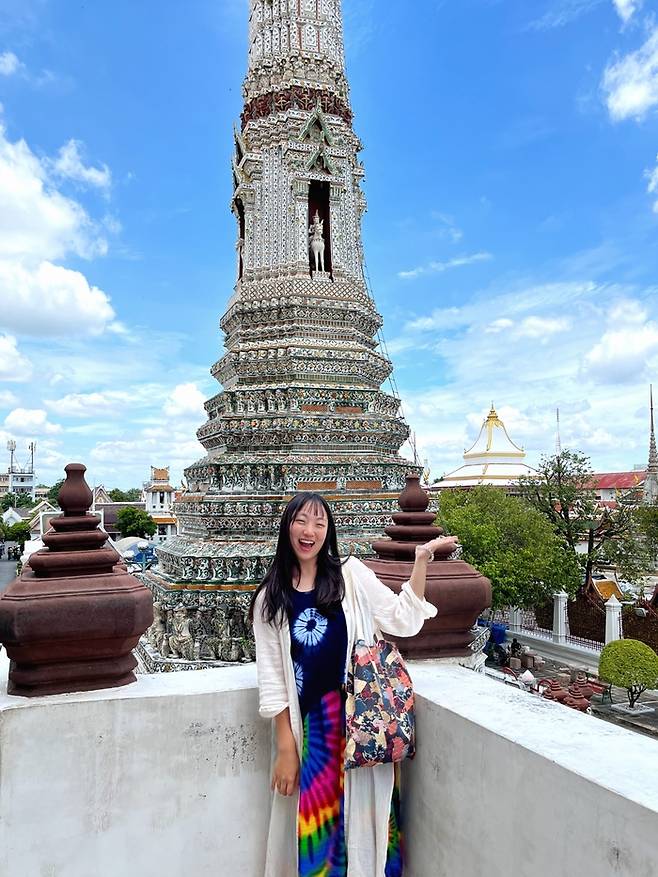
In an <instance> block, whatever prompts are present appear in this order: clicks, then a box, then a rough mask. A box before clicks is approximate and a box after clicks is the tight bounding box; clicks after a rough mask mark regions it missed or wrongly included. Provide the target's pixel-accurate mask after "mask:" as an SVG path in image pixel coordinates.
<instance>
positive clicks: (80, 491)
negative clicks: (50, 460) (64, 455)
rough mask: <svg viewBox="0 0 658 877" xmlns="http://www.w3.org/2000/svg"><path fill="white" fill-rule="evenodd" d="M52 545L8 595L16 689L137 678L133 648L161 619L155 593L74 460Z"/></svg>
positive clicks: (3, 602) (40, 690)
mask: <svg viewBox="0 0 658 877" xmlns="http://www.w3.org/2000/svg"><path fill="white" fill-rule="evenodd" d="M64 471H65V472H66V476H67V477H66V481H65V482H64V484H63V486H62V489H61V490H60V493H59V505H60V507H61V509H62V511H63V512H64V514H62V515H60V516H59V517H55V518H52V520H51V522H50V524H51V527H52V530H50V531H49V532H48V533H46V534H45V535H44V537H43V541H44V543H45V545H46V547H45V548H44V549H42V550H41V551H37V552H35V553H34V554H32V555H31V557H30V559H29V560H28V562H27V565H26V566H25V568H24V569H23V571H22V573H21V575H20V576H19V578H17V579H15V581H13V582H12V583H11V584H10V585H9V586H8V587H7V589H6V590H5V592H4V593H3V594H2V596H1V597H0V642H1V643H2V644H3V645H4V646H5V648H6V650H7V654H8V655H9V658H10V659H11V664H10V668H9V683H8V686H7V692H8V693H9V694H15V695H24V696H28V697H32V696H35V695H42V694H61V693H64V692H71V691H87V690H90V689H99V688H113V687H116V686H119V685H125V684H127V683H129V682H133V681H134V680H135V675H134V670H135V667H136V666H137V661H136V660H135V657H134V656H133V653H132V650H133V648H134V647H135V646H136V645H137V641H138V640H139V637H140V636H141V635H142V634H143V633H144V632H145V631H146V630H147V628H148V627H149V626H150V625H151V623H152V622H153V601H152V597H151V593H150V591H149V590H148V589H147V588H145V587H144V586H143V585H142V584H141V582H139V581H138V580H137V579H136V578H135V577H134V576H131V575H129V574H128V572H127V571H126V567H125V564H123V563H122V562H121V558H120V557H119V555H118V554H117V552H116V551H115V550H114V548H112V547H111V546H110V545H108V544H107V538H108V537H107V533H105V532H104V531H103V530H101V529H99V524H100V517H99V516H98V515H93V514H88V510H89V507H90V506H91V502H92V493H91V490H90V489H89V486H88V485H87V483H86V481H85V479H84V472H85V467H84V466H83V465H82V464H80V463H71V464H69V465H68V466H67V467H66V468H65V470H64Z"/></svg>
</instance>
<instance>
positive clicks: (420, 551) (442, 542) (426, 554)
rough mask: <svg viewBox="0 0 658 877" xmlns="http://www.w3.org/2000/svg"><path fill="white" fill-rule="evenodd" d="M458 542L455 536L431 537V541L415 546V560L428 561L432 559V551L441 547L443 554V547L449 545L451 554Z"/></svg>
mask: <svg viewBox="0 0 658 877" xmlns="http://www.w3.org/2000/svg"><path fill="white" fill-rule="evenodd" d="M458 544H459V542H458V540H457V537H456V536H439V537H438V538H436V539H432V540H431V542H426V543H425V544H424V545H417V546H416V560H426V561H428V562H429V561H431V560H434V552H435V551H438V549H439V548H441V549H443V551H442V552H441V553H442V554H443V552H444V551H445V549H446V548H447V547H449V548H450V554H452V552H453V551H455V549H456V548H457V546H458Z"/></svg>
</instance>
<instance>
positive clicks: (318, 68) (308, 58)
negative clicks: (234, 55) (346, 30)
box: [244, 0, 348, 103]
mask: <svg viewBox="0 0 658 877" xmlns="http://www.w3.org/2000/svg"><path fill="white" fill-rule="evenodd" d="M249 5H250V15H249V67H248V72H247V77H246V79H245V83H244V96H245V99H246V100H247V101H249V100H251V99H253V98H254V97H257V96H259V95H262V94H268V93H270V94H274V93H277V92H280V91H282V90H284V89H290V88H292V87H295V86H297V87H299V86H302V87H304V88H311V89H317V90H321V91H328V92H331V93H332V94H334V95H337V96H339V97H340V98H342V99H343V100H344V101H345V102H346V103H347V94H348V87H347V80H346V77H345V47H344V40H343V15H342V9H341V0H250V4H249Z"/></svg>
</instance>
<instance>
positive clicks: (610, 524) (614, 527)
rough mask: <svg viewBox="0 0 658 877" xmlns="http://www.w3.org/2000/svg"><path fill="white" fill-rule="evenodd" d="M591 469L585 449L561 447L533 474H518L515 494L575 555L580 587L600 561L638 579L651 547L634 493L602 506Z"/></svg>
mask: <svg viewBox="0 0 658 877" xmlns="http://www.w3.org/2000/svg"><path fill="white" fill-rule="evenodd" d="M593 474H594V473H593V472H592V468H591V465H590V461H589V458H588V457H586V456H585V455H584V454H581V453H579V452H578V451H568V450H565V451H561V452H560V453H559V454H555V455H554V456H550V457H542V458H541V460H540V462H539V466H538V469H537V475H536V476H532V477H524V478H521V479H520V481H519V493H520V496H521V497H522V498H523V499H525V500H526V501H527V502H528V503H530V505H532V506H533V507H534V508H536V509H537V511H539V512H541V514H542V515H543V516H544V517H545V518H546V519H547V521H548V522H549V523H550V525H551V527H552V528H553V530H554V531H555V533H556V534H557V535H558V536H559V537H560V539H561V540H562V541H563V543H564V545H565V546H566V547H567V548H568V549H569V551H571V552H572V553H573V554H574V555H575V556H576V558H577V559H578V561H579V563H580V564H581V567H582V570H583V576H582V585H583V587H584V586H585V585H586V584H587V583H588V582H589V581H590V579H591V577H592V572H593V570H594V568H595V567H596V566H599V565H604V566H607V565H610V566H614V567H616V569H617V570H618V572H619V573H620V574H621V575H622V576H623V578H625V579H627V580H628V581H630V582H638V581H639V580H640V579H641V578H642V577H643V574H644V573H645V571H646V569H647V567H648V564H649V552H648V550H647V545H646V542H645V540H644V539H642V537H641V534H640V531H639V527H638V521H637V517H636V510H637V509H636V506H637V496H636V492H635V491H629V492H628V493H627V494H625V495H622V496H620V497H618V499H617V508H616V509H609V508H602V507H601V506H600V505H599V503H598V501H597V499H596V495H595V493H594V490H593V489H592V484H593ZM579 548H580V550H578V549H579Z"/></svg>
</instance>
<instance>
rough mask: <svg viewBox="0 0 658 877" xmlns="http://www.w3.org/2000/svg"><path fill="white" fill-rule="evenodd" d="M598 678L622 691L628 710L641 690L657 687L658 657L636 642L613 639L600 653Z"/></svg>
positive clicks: (646, 646)
mask: <svg viewBox="0 0 658 877" xmlns="http://www.w3.org/2000/svg"><path fill="white" fill-rule="evenodd" d="M599 676H600V677H601V679H605V681H606V682H611V683H612V684H613V685H616V686H617V687H618V688H625V689H626V693H627V695H628V702H629V704H630V706H631V709H632V708H633V707H634V706H635V704H636V703H637V701H638V699H639V697H640V695H641V694H642V693H643V692H644V691H646V690H647V689H648V688H649V689H652V688H658V655H657V654H656V653H655V652H654V650H653V649H652V648H651V647H650V646H648V645H646V643H642V642H640V641H639V640H636V639H620V640H615V641H613V642H611V643H608V645H607V646H605V648H604V649H603V651H602V652H601V658H600V659H599Z"/></svg>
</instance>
